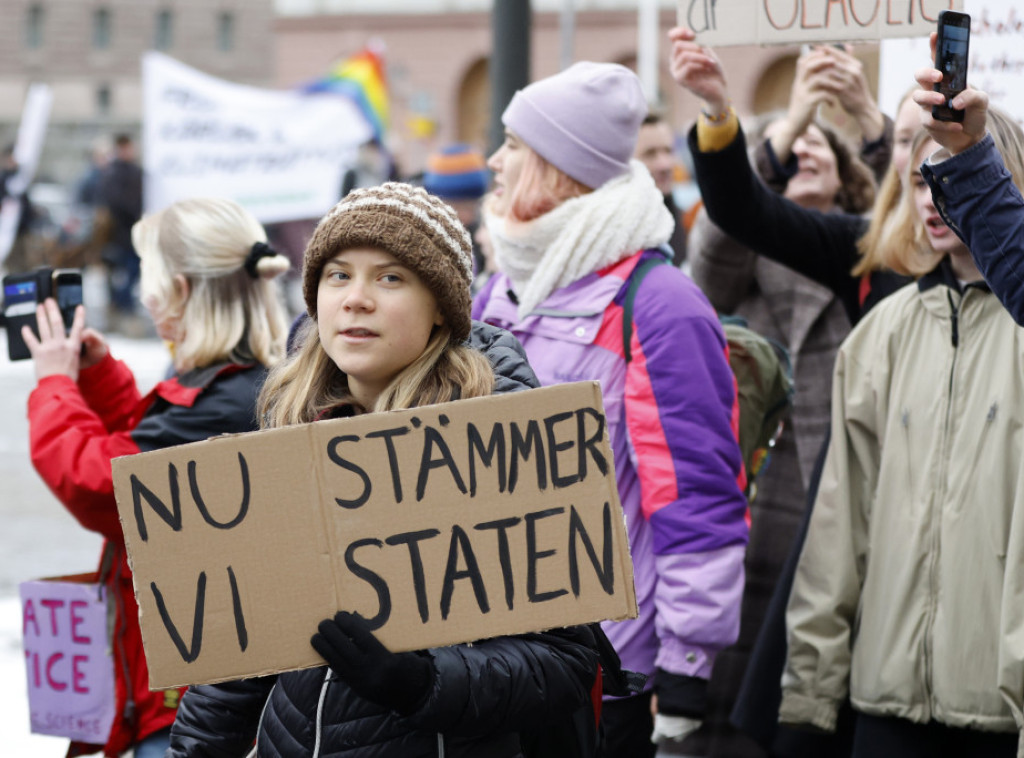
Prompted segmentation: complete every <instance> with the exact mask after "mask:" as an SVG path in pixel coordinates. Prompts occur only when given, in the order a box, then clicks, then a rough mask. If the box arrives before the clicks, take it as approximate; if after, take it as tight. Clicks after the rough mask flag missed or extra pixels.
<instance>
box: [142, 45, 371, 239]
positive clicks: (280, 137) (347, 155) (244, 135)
mask: <svg viewBox="0 0 1024 758" xmlns="http://www.w3.org/2000/svg"><path fill="white" fill-rule="evenodd" d="M142 86H143V147H144V151H143V156H144V157H143V171H144V177H145V185H144V191H143V198H144V203H145V210H146V212H147V213H149V212H153V211H157V210H160V209H161V208H165V207H166V206H167V205H169V204H170V203H173V202H175V201H176V200H181V199H184V198H188V197H225V198H229V199H232V200H235V201H236V202H238V203H240V204H241V205H242V206H244V207H245V208H247V209H248V210H249V211H250V212H252V214H253V215H254V216H256V218H258V219H259V220H260V221H261V222H263V223H270V222H275V221H289V220H294V219H302V218H315V217H317V216H321V215H323V214H324V213H325V212H326V211H327V210H329V209H330V208H331V206H333V205H334V203H336V202H337V201H338V199H339V197H340V191H341V180H342V175H343V174H344V172H345V169H346V168H348V167H350V166H351V165H352V164H353V163H354V162H355V157H356V150H357V148H358V146H359V145H360V144H362V143H363V142H365V141H366V140H368V139H370V137H372V136H373V130H372V128H371V126H370V124H369V123H368V122H367V121H366V119H365V118H364V117H363V116H362V114H361V113H360V111H359V109H358V108H357V107H356V106H355V104H354V103H353V102H352V101H351V100H349V99H347V98H344V97H339V96H337V95H331V94H301V93H297V92H287V91H276V90H266V89H258V88H255V87H249V86H245V85H241V84H235V83H233V82H228V81H224V80H222V79H217V78H215V77H212V76H209V75H207V74H204V73H202V72H201V71H197V70H196V69H194V68H191V67H189V66H186V65H185V64H183V63H180V62H178V61H176V60H174V59H173V58H169V57H167V56H166V55H162V54H160V53H156V52H148V53H146V54H145V56H144V57H143V60H142Z"/></svg>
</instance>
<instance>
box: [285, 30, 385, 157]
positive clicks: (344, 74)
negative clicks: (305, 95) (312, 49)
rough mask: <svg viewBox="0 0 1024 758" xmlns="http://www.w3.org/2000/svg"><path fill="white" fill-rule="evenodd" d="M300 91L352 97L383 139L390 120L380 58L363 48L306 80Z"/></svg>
mask: <svg viewBox="0 0 1024 758" xmlns="http://www.w3.org/2000/svg"><path fill="white" fill-rule="evenodd" d="M302 91H303V92H333V93H336V94H339V95H345V96H346V97H350V98H352V100H353V101H355V103H356V105H358V106H359V110H361V111H362V113H363V115H364V116H365V117H366V120H367V121H369V122H370V125H371V126H372V127H373V133H374V135H375V136H376V137H377V139H378V140H380V141H383V139H384V135H385V133H386V132H387V130H388V125H389V123H390V120H391V114H390V108H389V106H388V85H387V79H386V78H385V76H384V62H383V61H382V60H381V57H380V56H379V55H378V54H377V53H375V52H373V51H372V50H370V49H369V48H366V49H364V50H361V51H360V52H358V53H356V54H355V55H353V56H352V57H351V58H347V59H345V60H343V61H339V62H338V63H337V64H335V65H334V67H333V68H332V69H331V70H330V71H329V72H328V73H327V75H326V76H324V77H321V78H320V79H316V80H314V81H312V82H309V83H308V84H306V85H305V86H303V87H302Z"/></svg>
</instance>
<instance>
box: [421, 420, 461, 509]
mask: <svg viewBox="0 0 1024 758" xmlns="http://www.w3.org/2000/svg"><path fill="white" fill-rule="evenodd" d="M434 447H437V449H438V451H439V452H440V453H441V457H440V458H433V457H432V455H433V452H434ZM443 466H444V467H447V468H448V470H449V471H451V474H452V479H453V480H455V486H456V487H458V488H459V492H461V493H462V494H466V483H465V482H464V481H462V475H461V474H460V473H459V469H458V468H457V467H456V466H455V459H454V458H452V451H451V450H449V449H448V443H447V442H445V441H444V437H442V436H441V433H440V432H439V431H437V429H435V428H434V427H432V426H425V427H423V455H422V457H421V458H420V475H419V478H418V479H417V481H416V502H419V501H420V500H422V499H423V493H424V491H425V490H426V489H427V477H428V476H430V471H431V469H435V468H441V467H443Z"/></svg>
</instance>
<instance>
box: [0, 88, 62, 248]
mask: <svg viewBox="0 0 1024 758" xmlns="http://www.w3.org/2000/svg"><path fill="white" fill-rule="evenodd" d="M52 104H53V91H52V90H51V89H50V87H49V86H48V85H46V84H33V85H32V86H30V87H29V88H28V94H27V95H26V96H25V108H24V110H23V111H22V114H21V124H20V125H19V126H18V138H17V140H16V141H15V143H14V160H15V161H17V163H18V173H17V174H15V175H14V176H12V177H11V178H10V179H8V180H7V194H8V197H5V198H4V201H3V204H2V205H0V263H3V261H4V259H5V258H6V257H7V254H8V253H9V252H10V250H11V245H12V244H14V237H15V235H16V234H17V231H18V222H19V221H20V220H21V203H20V201H19V200H18V198H17V197H16V196H18V195H21V194H22V193H24V192H25V191H26V190H27V189H28V186H29V184H31V183H32V179H33V177H35V175H36V169H37V168H38V167H39V156H40V155H42V152H43V141H44V139H45V137H46V126H47V124H48V123H49V121H50V107H51V105H52ZM12 196H13V197H12Z"/></svg>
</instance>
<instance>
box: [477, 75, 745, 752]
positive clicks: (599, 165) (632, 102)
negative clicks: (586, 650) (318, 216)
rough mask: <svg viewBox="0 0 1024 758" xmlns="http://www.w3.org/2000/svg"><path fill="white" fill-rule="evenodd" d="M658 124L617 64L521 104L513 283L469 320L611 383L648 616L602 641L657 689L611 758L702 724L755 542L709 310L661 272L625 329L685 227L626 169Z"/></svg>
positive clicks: (638, 168)
mask: <svg viewBox="0 0 1024 758" xmlns="http://www.w3.org/2000/svg"><path fill="white" fill-rule="evenodd" d="M646 112H647V107H646V104H645V102H644V97H643V94H642V92H641V88H640V82H639V80H638V79H637V78H636V76H635V75H634V74H633V73H632V72H630V71H629V70H628V69H626V68H624V67H623V66H619V65H614V64H597V63H586V62H584V63H577V64H576V65H574V66H572V67H570V68H569V69H567V70H565V71H563V72H562V73H560V74H557V75H555V76H552V77H549V78H547V79H544V80H541V81H539V82H536V83H534V84H532V85H530V86H529V87H526V88H525V89H523V90H521V91H520V92H518V93H516V95H515V97H514V98H513V99H512V102H511V103H510V104H509V106H508V108H507V109H506V110H505V113H504V115H503V116H502V120H503V122H504V124H505V127H506V133H505V142H504V144H503V145H502V146H501V148H500V149H499V150H498V151H497V152H496V153H495V154H494V155H493V156H492V157H491V159H490V161H489V164H488V165H489V166H490V168H491V170H492V171H494V173H495V190H494V192H493V194H492V195H491V197H490V198H489V199H488V201H487V202H486V204H485V207H484V214H485V220H486V224H487V228H488V230H489V232H490V234H491V237H492V240H493V243H494V247H495V256H496V260H497V263H498V267H499V270H500V271H501V272H502V273H501V274H500V275H498V276H495V277H494V278H492V279H491V281H490V282H489V283H488V285H487V287H486V288H485V289H484V290H483V291H482V292H481V293H480V295H478V298H477V302H476V304H475V306H474V317H475V318H479V319H481V320H483V321H487V322H490V323H492V324H495V325H498V326H501V327H504V328H505V329H508V330H510V331H512V332H513V333H514V334H515V335H516V336H517V337H518V338H519V340H520V341H521V342H522V344H523V346H524V347H525V349H526V353H527V356H528V357H529V359H530V363H531V365H532V366H533V367H534V370H535V371H536V373H537V375H538V377H539V378H540V380H541V382H542V383H543V384H553V383H558V382H571V381H582V380H598V381H600V382H601V386H602V392H603V397H604V406H605V413H606V414H607V420H608V431H609V435H610V438H611V443H612V447H613V450H614V454H615V468H616V471H615V473H616V478H617V481H618V485H619V495H620V498H621V501H622V505H623V508H624V509H625V512H626V518H627V522H628V523H627V526H628V530H629V537H630V547H631V550H632V555H633V564H634V581H635V584H636V593H637V601H638V603H639V607H640V617H639V618H638V619H636V620H633V621H624V622H618V623H608V624H606V625H605V630H606V632H607V634H608V637H609V638H610V639H611V641H612V643H613V644H614V645H615V648H616V649H617V650H618V652H619V655H620V656H621V658H622V664H623V666H624V667H625V668H627V669H632V670H634V671H639V672H642V673H644V674H647V675H649V676H650V681H649V682H648V686H647V690H646V691H645V692H644V693H643V694H642V695H641V696H638V697H633V698H627V699H622V700H608V701H606V702H605V704H604V710H603V713H602V719H603V725H604V728H605V735H606V743H607V744H606V746H605V754H606V755H629V756H631V757H635V758H639V757H640V756H645V755H654V752H655V745H654V744H652V741H651V740H652V738H653V739H656V740H681V739H682V738H683V737H685V736H686V735H687V734H689V733H690V732H692V731H693V730H694V729H696V728H697V727H698V726H699V724H700V721H701V718H702V715H703V710H704V700H705V693H706V688H707V679H708V677H709V675H710V673H711V668H712V665H713V664H714V660H715V656H716V654H717V653H718V651H719V650H721V649H722V648H724V647H726V646H728V645H730V644H731V643H732V642H733V641H734V640H735V639H736V636H737V633H738V629H739V607H740V606H739V603H740V597H741V594H742V591H743V578H744V577H743V555H744V549H745V545H746V541H747V521H746V501H745V499H744V497H743V494H742V488H743V484H744V482H743V479H744V474H743V467H742V462H741V457H740V452H739V448H738V446H737V441H736V434H737V420H738V405H737V404H736V387H735V382H734V379H733V375H732V373H731V371H730V369H729V364H728V359H727V355H728V348H727V346H726V341H725V336H724V334H723V332H722V329H721V327H720V326H719V323H718V320H717V318H716V316H715V313H714V310H713V309H712V308H711V306H710V304H709V303H708V302H707V300H706V299H705V298H704V296H703V295H702V294H701V292H700V291H699V289H698V288H697V287H696V285H694V284H693V282H692V281H691V280H690V279H689V278H688V277H686V276H685V275H684V274H683V273H682V272H680V271H679V270H677V269H675V268H674V267H672V266H658V267H656V268H655V269H654V270H653V271H652V272H651V275H650V276H647V277H645V278H643V280H642V283H641V284H640V286H639V289H638V290H637V291H636V292H635V293H634V294H635V302H634V304H633V305H632V308H631V312H632V317H631V320H630V323H628V324H624V323H623V322H624V317H626V316H627V314H628V313H629V311H630V309H626V308H624V306H625V302H624V301H625V300H626V297H627V294H628V291H629V289H630V287H629V283H630V278H631V276H633V275H634V271H635V270H637V269H638V268H639V266H640V265H641V264H643V263H644V262H645V261H648V260H650V259H654V258H659V257H660V258H664V257H665V253H664V252H663V251H661V250H659V249H658V248H659V246H662V245H664V244H665V242H666V241H667V240H668V238H669V236H670V235H671V233H672V228H673V220H672V218H671V215H670V214H669V213H668V212H667V211H666V210H665V206H664V203H663V202H662V198H661V194H660V193H659V192H658V190H657V188H656V187H655V184H654V181H653V179H651V176H650V174H649V173H648V172H647V169H646V168H644V166H643V164H642V163H639V162H637V161H631V160H630V156H631V155H632V153H633V148H634V145H635V143H636V139H637V134H638V131H639V127H640V123H641V121H642V119H643V117H644V115H645V114H646ZM627 340H628V341H627ZM627 345H628V350H627V347H626V346H627ZM652 714H654V715H653V717H652Z"/></svg>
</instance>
